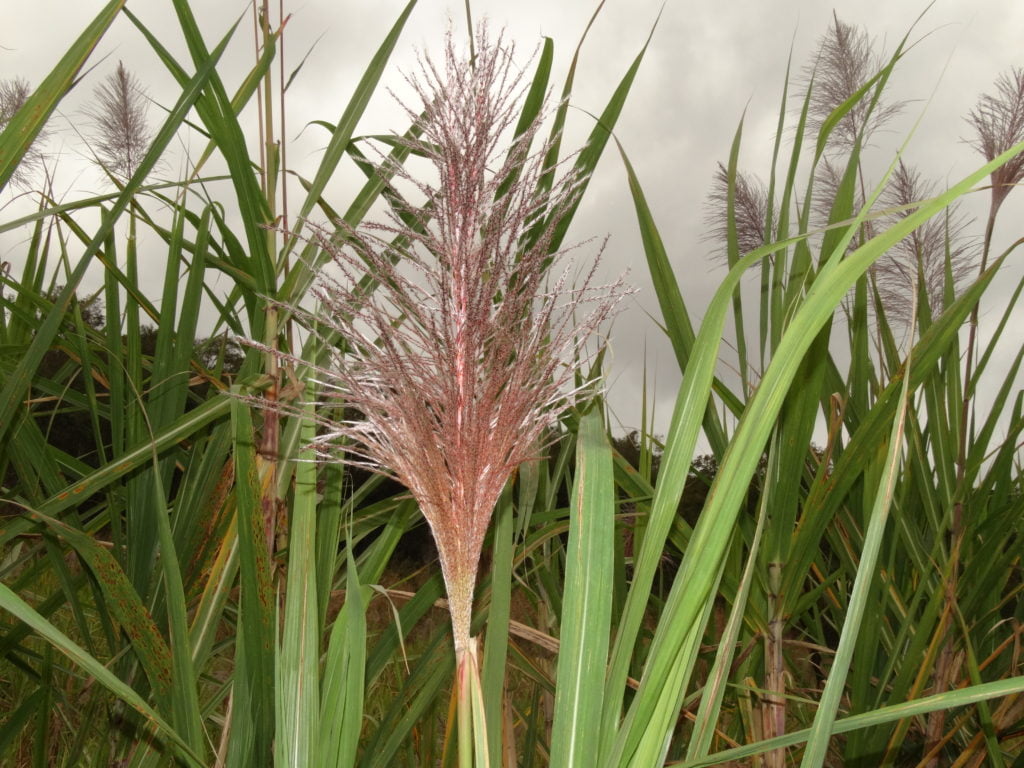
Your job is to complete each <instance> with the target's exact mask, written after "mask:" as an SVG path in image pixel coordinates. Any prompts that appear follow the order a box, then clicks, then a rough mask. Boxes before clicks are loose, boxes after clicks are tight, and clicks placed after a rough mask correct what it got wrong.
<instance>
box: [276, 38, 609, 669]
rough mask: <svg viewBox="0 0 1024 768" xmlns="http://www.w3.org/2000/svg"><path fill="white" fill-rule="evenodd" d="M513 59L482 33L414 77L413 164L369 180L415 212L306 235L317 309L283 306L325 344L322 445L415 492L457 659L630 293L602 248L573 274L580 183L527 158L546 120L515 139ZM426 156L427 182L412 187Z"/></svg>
mask: <svg viewBox="0 0 1024 768" xmlns="http://www.w3.org/2000/svg"><path fill="white" fill-rule="evenodd" d="M513 52H514V49H513V46H512V45H511V44H507V43H505V42H504V40H503V39H502V38H501V37H499V38H498V39H497V40H496V41H492V40H491V39H490V37H489V36H488V33H487V31H486V29H485V28H481V29H480V30H478V32H477V34H476V36H475V58H473V59H472V61H471V60H470V59H469V58H468V57H463V56H460V55H459V54H458V53H457V51H456V46H455V44H454V42H453V40H452V36H451V34H449V35H448V38H447V45H446V48H445V56H444V62H443V66H441V67H439V66H437V65H436V64H435V63H434V61H432V60H431V59H430V58H429V57H427V56H422V57H421V59H420V67H419V71H418V73H417V74H416V75H415V76H410V77H407V82H408V83H409V85H411V87H412V89H413V91H414V93H415V94H416V96H417V97H418V99H419V100H420V101H421V102H422V103H421V104H419V105H417V108H416V109H408V112H409V114H410V115H411V116H412V118H413V119H414V121H415V124H416V130H415V131H413V132H411V133H410V134H409V135H408V136H415V138H409V137H408V136H407V137H405V138H400V137H399V138H396V140H397V141H399V142H401V143H404V145H405V146H406V148H408V149H410V150H412V152H411V154H412V156H413V160H412V161H410V163H409V167H408V168H407V167H406V165H403V164H398V163H396V162H391V161H389V160H387V159H384V160H383V161H382V162H381V163H380V165H379V167H378V173H380V174H381V175H382V177H384V178H391V177H395V178H396V179H397V180H399V181H396V185H401V184H402V183H403V182H404V183H407V184H409V185H411V186H412V191H413V192H414V193H415V194H416V195H417V197H418V198H422V201H421V202H417V203H416V204H413V203H412V202H407V201H405V200H404V199H402V198H400V197H399V195H398V191H397V189H395V187H392V190H393V192H394V194H393V195H392V196H391V198H390V201H391V212H390V214H389V218H388V220H387V221H384V222H378V223H373V224H367V225H362V226H361V227H360V228H359V229H352V228H348V227H346V226H345V225H340V227H341V229H340V233H334V234H333V235H332V234H329V233H327V232H326V231H323V230H320V231H317V234H316V235H315V237H316V238H317V240H318V241H319V244H320V246H321V247H322V248H323V249H325V251H326V252H327V253H328V254H329V255H330V257H331V260H332V262H333V266H332V268H328V269H325V270H322V271H321V272H320V273H319V276H318V279H317V282H316V285H315V287H314V289H313V293H314V295H315V297H316V299H317V300H318V308H317V309H316V310H314V311H310V312H307V311H305V310H303V309H302V308H300V307H289V308H288V309H289V310H290V311H292V312H294V313H295V314H296V315H297V316H299V317H300V318H302V319H303V320H304V322H305V323H306V324H308V326H309V328H310V329H311V331H312V332H313V333H316V334H318V335H320V336H321V338H322V339H324V340H325V341H328V340H330V342H331V343H330V346H329V349H330V352H329V359H328V360H326V361H324V360H323V359H320V360H318V361H296V362H302V364H303V365H308V366H310V367H311V369H312V370H313V371H314V372H315V377H314V381H313V382H312V383H313V385H314V386H315V388H316V389H317V391H318V403H319V408H318V416H317V419H318V421H319V436H318V438H317V442H316V448H317V449H318V451H319V452H320V454H321V455H322V456H324V457H327V458H329V459H332V460H338V461H345V462H349V463H358V464H363V465H366V466H370V467H372V468H374V469H376V470H377V471H382V472H387V473H390V474H393V475H394V476H395V477H396V478H397V479H398V480H399V481H400V482H402V483H403V484H404V485H405V486H406V487H407V488H408V489H409V490H410V491H411V493H412V495H413V496H414V497H415V499H416V501H417V502H418V504H419V506H420V509H421V510H422V511H423V514H424V516H425V517H426V519H427V522H428V523H429V525H430V528H431V530H432V532H433V535H434V538H435V540H436V542H437V548H438V552H439V556H440V561H441V567H442V570H443V574H444V579H445V584H446V587H447V590H448V596H449V606H450V610H451V617H452V626H453V631H454V637H455V647H456V650H457V651H459V652H464V651H465V650H466V648H467V647H468V646H469V643H470V616H471V612H472V601H473V589H474V586H475V583H476V575H477V567H478V563H479V559H480V552H481V547H482V544H483V538H484V534H485V532H486V530H487V526H488V523H489V521H490V517H491V512H492V509H493V508H494V506H495V504H496V503H497V500H498V497H499V495H500V493H501V490H502V488H503V487H504V485H505V484H506V482H507V481H508V480H509V478H510V477H511V475H512V473H513V472H514V471H515V469H516V468H517V467H518V466H519V465H520V464H521V463H522V462H524V461H527V460H530V459H534V458H536V457H537V455H538V452H539V450H540V448H541V447H542V446H543V442H544V440H545V435H549V434H551V433H550V428H551V427H552V426H553V425H554V423H555V422H556V421H557V419H558V417H559V415H560V412H562V411H563V410H564V408H565V407H566V406H567V405H569V404H570V403H571V402H573V401H574V400H575V398H577V397H581V396H587V395H589V394H590V393H592V391H593V389H594V388H595V387H596V382H593V381H586V377H585V376H582V377H581V376H580V375H579V371H580V370H581V368H582V366H584V365H586V363H587V362H588V360H589V355H588V350H591V349H592V346H593V345H592V344H588V339H589V337H590V336H591V335H592V334H593V332H594V331H595V330H596V329H597V328H598V326H599V325H600V324H601V323H603V322H604V321H606V320H607V319H608V318H609V317H610V316H611V314H612V312H613V310H614V308H615V305H616V304H617V302H618V301H619V299H620V298H621V297H622V296H623V295H624V294H625V293H626V292H627V291H626V289H625V288H624V285H623V283H622V281H621V279H619V280H616V281H614V282H613V283H611V284H607V285H596V284H595V280H594V274H595V272H594V270H595V266H596V264H597V260H598V258H599V257H600V250H603V247H602V248H601V249H600V250H599V252H598V254H597V258H595V259H594V261H593V263H592V264H591V266H590V267H589V268H587V269H584V270H579V271H577V269H576V267H574V266H573V264H571V263H567V262H569V261H570V260H569V259H567V258H565V257H566V256H567V251H564V250H562V251H559V250H556V248H557V245H558V244H557V243H556V241H555V238H556V227H557V224H558V222H559V221H560V220H561V219H562V217H563V216H564V215H565V214H566V213H568V212H571V210H572V209H573V207H574V205H575V203H576V202H577V201H578V198H579V194H580V192H581V184H582V182H583V177H582V176H581V175H580V174H578V173H577V172H575V171H574V170H572V169H571V168H570V167H569V166H568V165H567V164H566V163H565V162H564V161H563V163H561V164H559V165H558V166H557V167H550V166H549V165H548V164H547V163H546V162H545V157H546V156H547V154H548V151H549V149H550V148H551V145H550V143H547V142H543V141H541V142H539V146H538V147H533V144H534V140H535V139H536V138H537V135H538V132H539V130H540V128H541V121H542V119H543V117H544V113H545V110H542V111H541V115H540V116H539V117H538V118H537V119H536V120H533V121H532V122H530V123H529V125H527V126H526V127H525V128H522V127H521V126H520V127H519V132H518V134H517V135H515V136H512V134H513V133H514V132H515V129H516V124H517V121H518V120H519V113H520V109H521V106H522V97H523V95H524V92H525V88H524V86H523V81H522V74H521V71H520V70H518V69H517V68H516V67H515V66H514V64H513ZM509 142H510V146H509ZM420 158H425V159H426V160H427V161H429V163H430V165H432V169H430V172H429V173H428V174H415V173H414V171H413V168H415V167H416V165H415V164H416V163H417V162H419V163H421V164H422V160H421V159H420ZM572 159H573V158H570V161H571V160H572ZM424 178H428V179H429V180H424ZM545 190H546V191H545ZM367 277H369V278H372V282H368V281H367V279H366V278H367ZM339 339H340V340H341V342H340V343H339V341H338V340H339ZM581 381H583V384H582V385H581V384H580V382H581Z"/></svg>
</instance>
